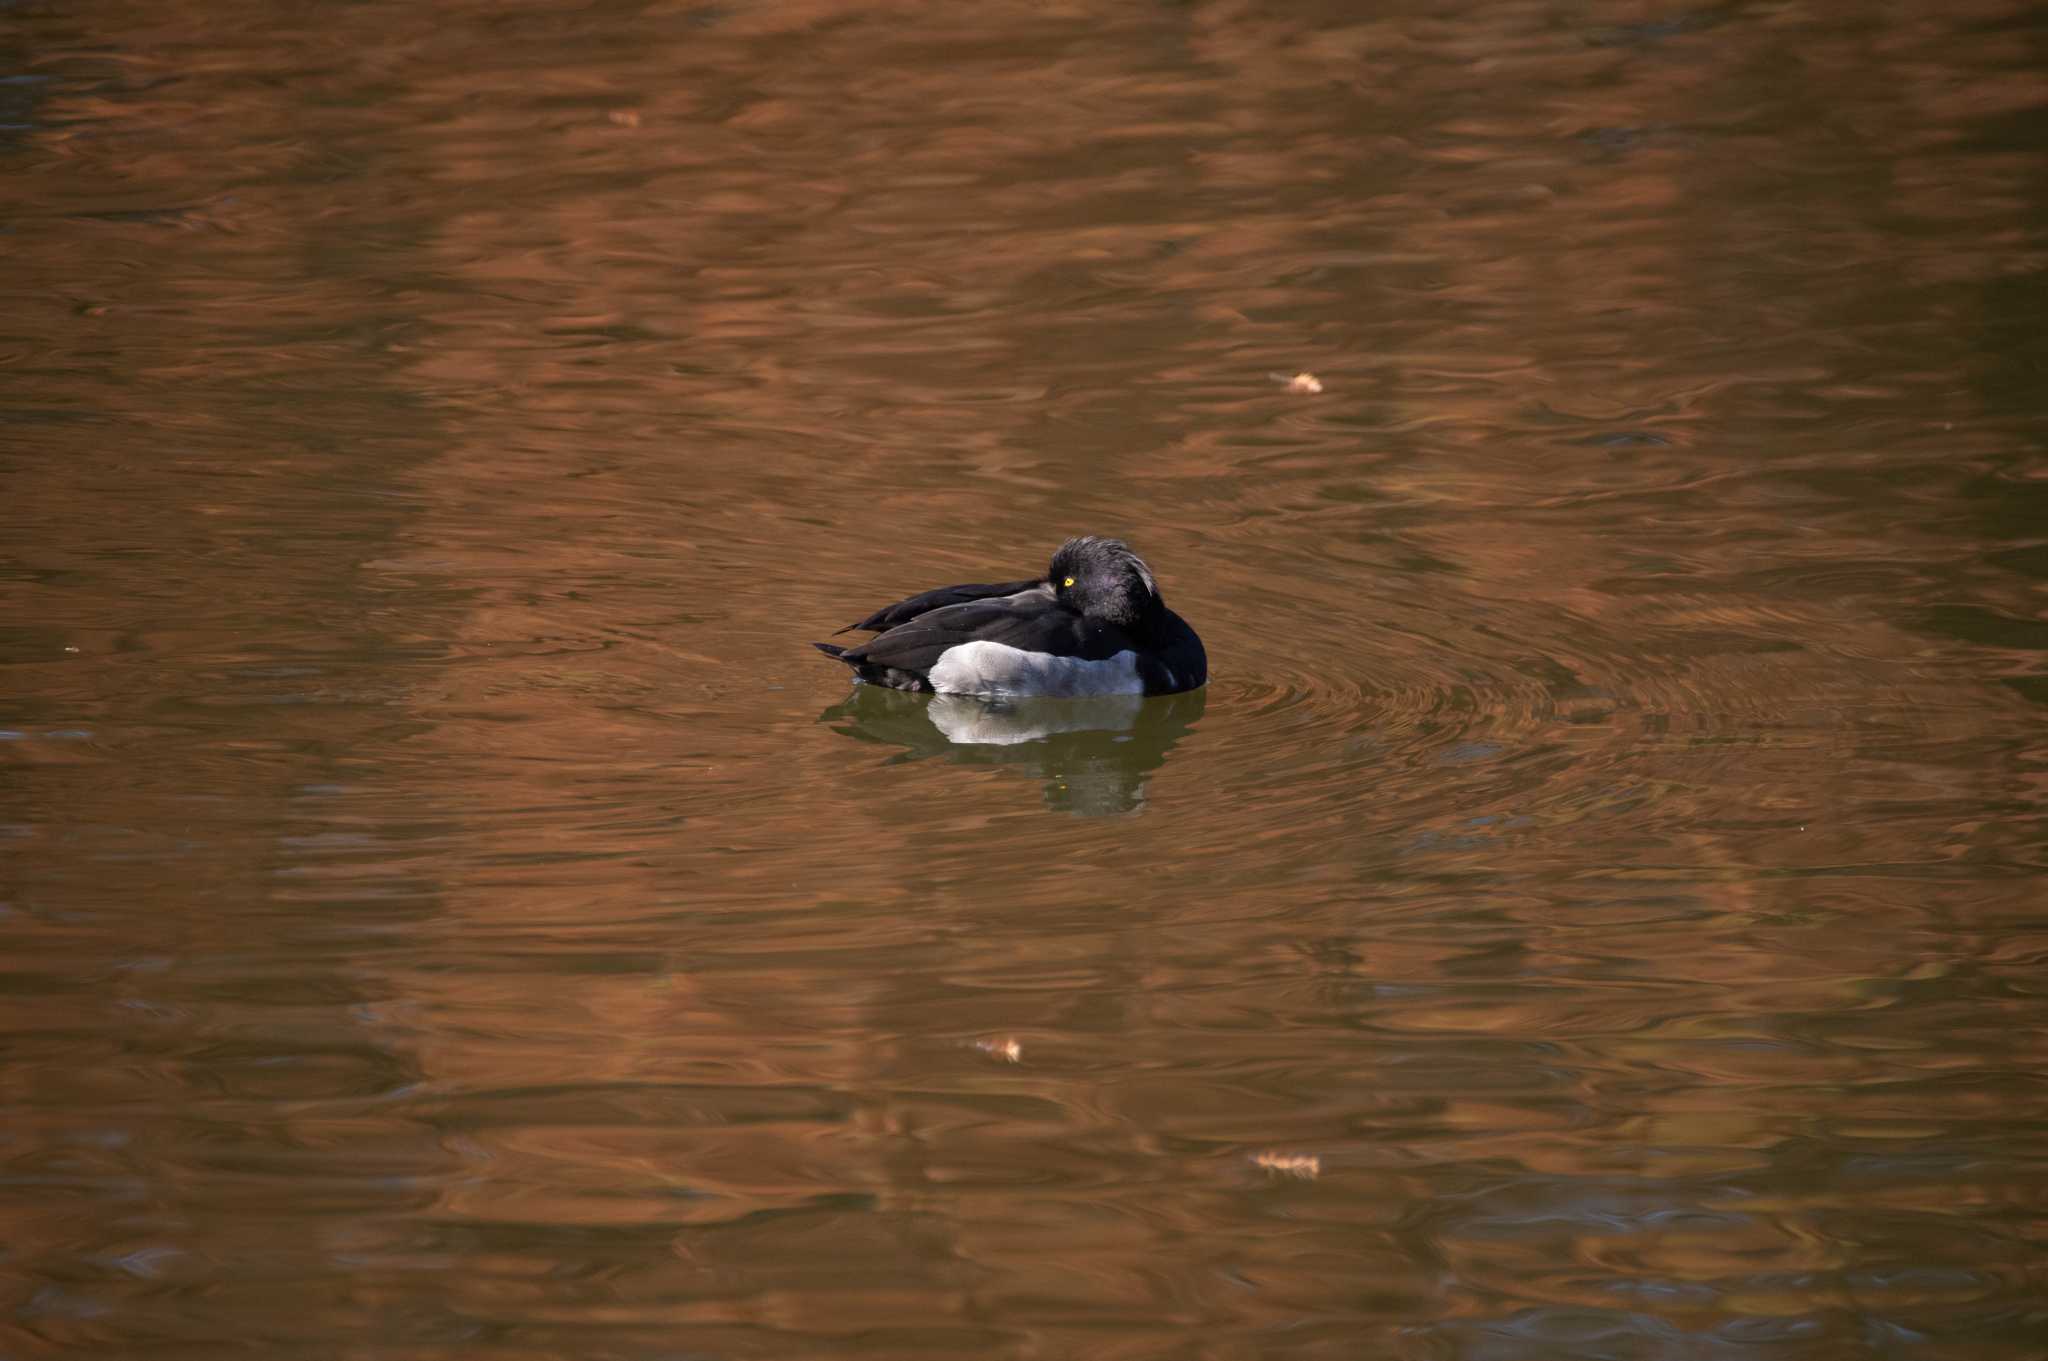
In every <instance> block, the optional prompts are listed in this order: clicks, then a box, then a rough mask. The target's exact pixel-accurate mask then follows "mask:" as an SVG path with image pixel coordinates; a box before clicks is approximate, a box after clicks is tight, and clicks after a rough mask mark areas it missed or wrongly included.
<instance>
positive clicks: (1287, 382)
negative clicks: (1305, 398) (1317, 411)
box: [1266, 369, 1323, 396]
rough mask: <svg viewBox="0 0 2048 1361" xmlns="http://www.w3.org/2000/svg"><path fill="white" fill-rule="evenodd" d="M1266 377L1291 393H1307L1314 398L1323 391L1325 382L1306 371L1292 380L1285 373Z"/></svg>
mask: <svg viewBox="0 0 2048 1361" xmlns="http://www.w3.org/2000/svg"><path fill="white" fill-rule="evenodd" d="M1266 376H1267V377H1268V378H1270V379H1272V380H1273V381H1274V382H1276V383H1278V384H1280V386H1282V387H1284V388H1286V389H1287V390H1288V391H1289V392H1305V393H1307V394H1309V395H1310V396H1314V395H1315V394H1316V393H1318V392H1321V391H1322V390H1323V380H1322V379H1320V378H1318V377H1316V376H1315V375H1314V374H1312V373H1310V372H1309V371H1308V370H1306V369H1304V370H1302V371H1301V372H1300V373H1297V374H1295V375H1294V376H1293V377H1292V378H1289V377H1288V376H1287V375H1286V374H1284V373H1269V374H1267V375H1266Z"/></svg>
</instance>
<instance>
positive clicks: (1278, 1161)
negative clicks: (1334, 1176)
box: [1252, 1153, 1323, 1181]
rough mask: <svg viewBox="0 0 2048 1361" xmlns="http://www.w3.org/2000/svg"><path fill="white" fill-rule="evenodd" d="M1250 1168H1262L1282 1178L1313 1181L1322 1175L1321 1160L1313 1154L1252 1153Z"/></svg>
mask: <svg viewBox="0 0 2048 1361" xmlns="http://www.w3.org/2000/svg"><path fill="white" fill-rule="evenodd" d="M1252 1166H1254V1167H1263V1168H1265V1169H1266V1170H1267V1171H1268V1172H1272V1173H1274V1174H1276V1175H1278V1176H1282V1177H1299V1178H1301V1179H1302V1180H1303V1181H1314V1180H1315V1179H1316V1178H1317V1177H1320V1176H1321V1175H1323V1160H1322V1159H1321V1158H1318V1157H1316V1156H1315V1155H1314V1154H1313V1153H1254V1154H1252Z"/></svg>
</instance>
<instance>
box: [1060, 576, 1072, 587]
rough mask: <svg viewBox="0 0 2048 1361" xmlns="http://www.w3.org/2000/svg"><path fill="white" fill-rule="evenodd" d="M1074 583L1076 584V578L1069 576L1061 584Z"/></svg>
mask: <svg viewBox="0 0 2048 1361" xmlns="http://www.w3.org/2000/svg"><path fill="white" fill-rule="evenodd" d="M1073 584H1074V579H1073V578H1072V577H1068V578H1067V579H1066V580H1065V581H1062V582H1061V583H1060V585H1062V586H1071V585H1073Z"/></svg>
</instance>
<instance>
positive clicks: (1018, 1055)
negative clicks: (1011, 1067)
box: [974, 1035, 1024, 1063]
mask: <svg viewBox="0 0 2048 1361" xmlns="http://www.w3.org/2000/svg"><path fill="white" fill-rule="evenodd" d="M974 1047H975V1048H976V1049H979V1050H980V1051H981V1052H982V1053H984V1054H987V1055H988V1056H989V1057H991V1058H998V1059H1001V1060H1003V1062H1005V1063H1021V1062H1023V1060H1024V1046H1023V1045H1021V1044H1019V1043H1017V1041H1016V1040H1015V1039H1014V1038H1012V1037H1011V1036H1008V1035H1005V1036H1003V1037H1002V1038H1001V1039H999V1040H976V1041H975V1042H974Z"/></svg>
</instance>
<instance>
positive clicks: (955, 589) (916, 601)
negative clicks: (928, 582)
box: [839, 577, 1052, 633]
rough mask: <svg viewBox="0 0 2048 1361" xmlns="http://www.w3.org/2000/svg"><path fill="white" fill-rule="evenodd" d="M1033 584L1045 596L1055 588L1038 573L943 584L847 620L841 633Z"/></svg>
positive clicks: (891, 624)
mask: <svg viewBox="0 0 2048 1361" xmlns="http://www.w3.org/2000/svg"><path fill="white" fill-rule="evenodd" d="M1033 587H1043V588H1044V590H1045V593H1046V598H1047V599H1051V598H1052V588H1051V587H1050V586H1047V585H1046V584H1045V581H1044V580H1043V579H1042V578H1039V577H1033V578H1031V579H1030V580H1028V581H996V582H987V583H982V584H974V585H966V586H940V587H938V588H937V589H936V590H930V591H925V592H923V593H921V594H919V595H914V596H912V597H910V599H908V600H899V601H897V602H896V603H895V604H893V605H884V606H882V608H881V609H879V610H876V611H875V612H874V613H873V614H871V615H869V616H868V617H867V618H865V619H863V620H861V621H860V622H859V623H858V624H848V625H847V626H846V627H845V628H843V629H841V630H839V631H840V632H841V633H851V632H853V631H854V630H855V629H864V630H866V631H868V632H870V633H880V632H882V631H884V630H886V629H892V628H895V627H896V626H897V625H898V624H907V623H909V622H910V621H911V620H913V619H915V618H917V617H918V616H919V615H921V614H929V613H930V612H931V611H933V610H937V609H944V608H945V607H946V606H948V605H961V604H965V603H967V602H969V601H974V600H989V599H992V598H994V597H996V596H1003V595H1016V594H1017V593H1018V592H1020V591H1028V590H1030V589H1032V588H1033Z"/></svg>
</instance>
